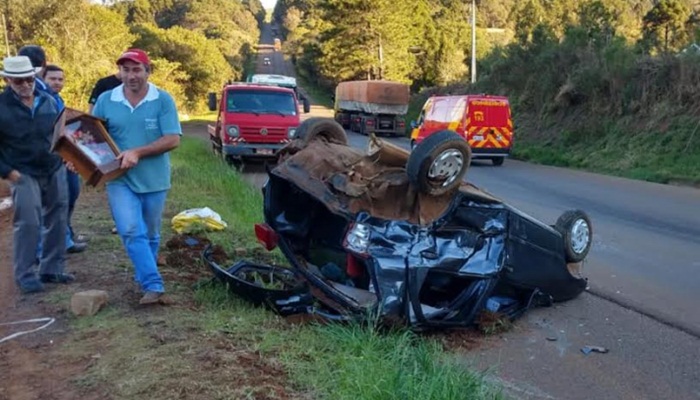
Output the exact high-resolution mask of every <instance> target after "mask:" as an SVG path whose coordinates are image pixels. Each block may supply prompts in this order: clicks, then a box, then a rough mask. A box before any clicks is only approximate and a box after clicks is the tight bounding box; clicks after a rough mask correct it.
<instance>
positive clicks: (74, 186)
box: [66, 170, 80, 249]
mask: <svg viewBox="0 0 700 400" xmlns="http://www.w3.org/2000/svg"><path fill="white" fill-rule="evenodd" d="M66 181H67V182H68V231H67V232H66V248H67V249H68V248H70V247H72V246H73V244H74V243H73V236H74V233H73V226H72V225H71V223H70V221H71V219H72V218H73V210H74V209H75V203H76V202H77V201H78V197H79V196H80V175H78V174H76V173H75V172H71V171H68V170H66Z"/></svg>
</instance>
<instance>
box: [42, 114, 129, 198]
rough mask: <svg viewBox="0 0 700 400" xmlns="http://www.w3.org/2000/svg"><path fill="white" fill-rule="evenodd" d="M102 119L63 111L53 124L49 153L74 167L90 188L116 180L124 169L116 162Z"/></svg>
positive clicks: (119, 162)
mask: <svg viewBox="0 0 700 400" xmlns="http://www.w3.org/2000/svg"><path fill="white" fill-rule="evenodd" d="M104 122H105V121H104V120H102V119H100V118H97V117H94V116H92V115H90V114H86V113H83V112H81V111H78V110H74V109H71V108H64V109H63V110H62V111H61V113H60V114H59V116H58V118H57V120H56V123H55V124H54V132H53V143H52V148H51V150H52V151H53V152H55V153H57V154H58V155H59V156H61V158H63V160H64V161H66V162H71V163H73V165H74V166H75V169H76V171H77V172H78V174H79V175H80V176H81V177H82V178H83V179H84V180H85V184H87V185H90V186H100V185H103V184H104V183H105V182H107V181H110V180H112V179H115V178H118V177H120V176H121V175H123V174H124V173H125V172H126V170H125V169H121V167H120V165H121V161H120V160H117V156H118V155H119V153H120V151H119V148H118V147H117V145H116V144H115V143H114V140H112V137H111V136H109V133H108V132H107V128H106V127H105V125H104Z"/></svg>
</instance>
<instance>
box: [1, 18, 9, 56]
mask: <svg viewBox="0 0 700 400" xmlns="http://www.w3.org/2000/svg"><path fill="white" fill-rule="evenodd" d="M2 30H3V32H5V54H7V57H9V56H10V41H9V39H8V38H7V35H8V32H7V20H6V19H5V14H4V13H3V14H2Z"/></svg>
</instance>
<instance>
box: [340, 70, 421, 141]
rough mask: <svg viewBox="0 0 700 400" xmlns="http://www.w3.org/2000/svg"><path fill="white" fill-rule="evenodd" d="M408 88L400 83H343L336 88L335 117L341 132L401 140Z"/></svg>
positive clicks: (380, 81) (408, 98)
mask: <svg viewBox="0 0 700 400" xmlns="http://www.w3.org/2000/svg"><path fill="white" fill-rule="evenodd" d="M409 100H410V89H409V86H408V85H406V84H403V83H399V82H392V81H385V80H377V81H346V82H340V83H339V84H338V86H336V88H335V96H334V103H335V104H334V117H335V120H336V121H337V122H338V123H339V124H341V125H342V126H343V127H344V128H349V129H350V130H352V131H355V132H358V133H361V134H363V135H369V134H371V133H374V134H376V135H382V134H384V135H389V136H403V135H404V134H405V131H406V113H407V112H408V102H409Z"/></svg>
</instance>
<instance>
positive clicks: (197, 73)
mask: <svg viewBox="0 0 700 400" xmlns="http://www.w3.org/2000/svg"><path fill="white" fill-rule="evenodd" d="M133 30H134V32H135V33H137V34H138V39H137V40H136V42H135V45H136V46H138V47H141V48H143V49H145V50H147V51H148V52H149V54H151V56H152V57H154V58H162V59H165V60H168V61H169V62H171V63H178V64H179V65H180V69H181V70H182V71H183V72H185V74H180V75H177V76H175V78H174V79H183V78H184V79H183V80H176V82H177V83H178V84H179V85H181V86H182V87H183V90H184V94H185V97H186V99H187V102H186V107H187V108H188V109H190V110H192V111H202V110H204V105H205V104H206V94H207V92H209V91H216V90H218V89H220V88H221V85H222V84H223V83H224V82H225V81H227V80H228V79H231V78H232V77H233V75H234V72H233V70H232V69H231V66H230V65H229V64H228V63H227V62H226V59H225V58H224V56H223V55H222V54H221V52H219V49H218V48H217V46H216V44H215V42H213V41H210V40H208V39H207V38H206V37H205V36H204V35H203V34H201V33H199V32H196V31H192V30H188V29H185V28H183V27H179V26H174V27H172V28H170V29H161V28H158V27H156V26H154V25H150V24H142V25H137V26H135V27H134V28H133Z"/></svg>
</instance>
